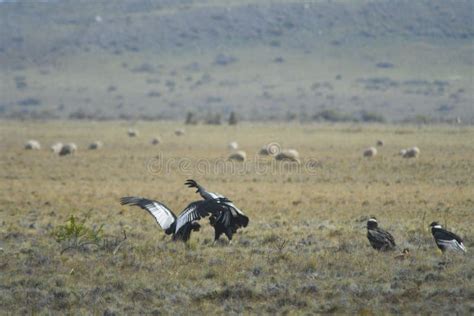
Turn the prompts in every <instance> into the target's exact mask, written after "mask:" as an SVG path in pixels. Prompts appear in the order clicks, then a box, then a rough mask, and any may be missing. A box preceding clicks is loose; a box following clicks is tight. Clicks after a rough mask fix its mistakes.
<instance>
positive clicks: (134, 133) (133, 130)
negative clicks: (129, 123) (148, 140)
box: [127, 128, 140, 137]
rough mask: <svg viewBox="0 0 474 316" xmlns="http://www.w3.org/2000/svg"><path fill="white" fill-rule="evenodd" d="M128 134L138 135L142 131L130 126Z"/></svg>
mask: <svg viewBox="0 0 474 316" xmlns="http://www.w3.org/2000/svg"><path fill="white" fill-rule="evenodd" d="M127 134H128V137H138V135H140V133H139V132H138V131H137V130H136V129H133V128H129V129H128V132H127Z"/></svg>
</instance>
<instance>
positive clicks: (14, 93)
mask: <svg viewBox="0 0 474 316" xmlns="http://www.w3.org/2000/svg"><path fill="white" fill-rule="evenodd" d="M473 3H474V2H473V1H468V0H459V1H458V0H456V1H437V0H435V1H433V0H420V1H408V0H407V1H404V0H401V1H399V0H397V1H383V0H381V1H366V0H357V1H348V0H347V1H346V0H332V1H297V0H294V1H291V0H286V1H284V0H282V1H256V0H245V1H237V0H229V1H217V0H207V1H205V0H204V1H192V0H187V1H174V0H173V1H171V0H168V1H166V0H164V1H151V0H127V1H77V0H74V1H72V0H56V1H42V2H38V1H31V0H29V1H5V0H4V1H2V2H1V3H0V84H1V88H0V89H1V90H0V93H1V98H0V117H3V118H48V119H49V118H72V119H99V120H102V119H144V120H155V119H173V120H175V119H177V120H183V121H184V120H185V118H186V116H188V117H189V115H190V114H189V113H191V116H193V117H194V118H195V119H196V120H198V121H206V120H207V121H208V122H211V123H212V122H214V123H216V122H217V123H218V122H219V121H220V120H221V119H222V120H224V119H227V118H228V117H229V115H230V113H231V112H235V113H236V115H237V117H238V118H239V119H241V120H252V121H267V120H278V121H303V122H304V121H364V122H373V121H375V122H416V123H429V122H440V121H442V122H456V121H457V122H459V121H461V122H463V123H468V124H472V123H474V106H473V62H474V45H473V38H474V19H473V13H474V8H473Z"/></svg>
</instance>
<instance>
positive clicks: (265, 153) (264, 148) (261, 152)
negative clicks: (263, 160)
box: [258, 145, 270, 156]
mask: <svg viewBox="0 0 474 316" xmlns="http://www.w3.org/2000/svg"><path fill="white" fill-rule="evenodd" d="M258 154H259V155H262V156H268V155H270V152H269V151H268V146H267V145H263V146H262V148H260V150H259V152H258Z"/></svg>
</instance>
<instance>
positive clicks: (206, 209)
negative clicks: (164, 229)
mask: <svg viewBox="0 0 474 316" xmlns="http://www.w3.org/2000/svg"><path fill="white" fill-rule="evenodd" d="M226 202H230V201H229V200H228V199H225V198H219V199H212V200H202V201H195V202H192V203H190V204H189V205H188V206H187V207H186V208H185V209H184V210H183V211H182V212H181V213H180V214H179V216H178V218H177V220H176V227H175V232H178V231H179V230H180V229H181V227H183V226H184V225H186V224H187V223H190V222H193V221H197V220H200V219H201V218H203V217H206V216H208V215H209V214H213V215H217V214H218V213H219V212H220V208H221V205H222V204H223V203H226Z"/></svg>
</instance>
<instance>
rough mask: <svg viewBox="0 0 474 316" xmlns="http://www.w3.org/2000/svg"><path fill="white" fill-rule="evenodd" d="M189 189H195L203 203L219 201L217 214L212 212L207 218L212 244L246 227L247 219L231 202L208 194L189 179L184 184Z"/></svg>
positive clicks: (212, 193)
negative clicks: (222, 236) (210, 227)
mask: <svg viewBox="0 0 474 316" xmlns="http://www.w3.org/2000/svg"><path fill="white" fill-rule="evenodd" d="M185 184H186V185H187V186H188V187H190V188H196V193H199V194H200V195H201V197H202V198H203V199H204V200H205V201H212V200H215V199H218V200H220V202H219V208H218V209H217V212H214V213H213V214H212V216H211V217H210V218H209V221H210V224H211V225H212V226H213V227H214V242H215V241H217V239H219V237H220V236H221V235H222V234H225V235H226V236H227V238H228V239H229V240H232V236H233V234H234V233H236V232H237V229H239V228H241V227H247V225H248V223H249V218H248V217H247V216H246V215H245V214H244V212H242V211H241V210H239V209H238V208H237V206H235V205H234V203H232V202H231V201H229V200H227V198H226V197H225V196H223V195H221V194H218V193H214V192H209V191H207V190H206V189H205V188H204V187H203V186H201V185H199V184H198V183H197V182H196V181H194V180H192V179H189V180H187V181H186V183H185Z"/></svg>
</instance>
